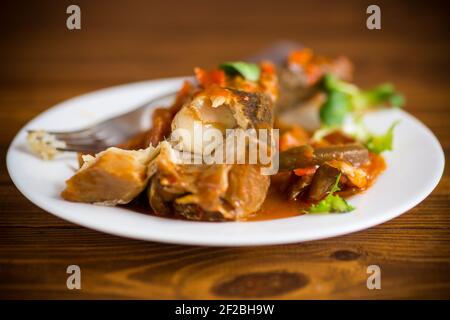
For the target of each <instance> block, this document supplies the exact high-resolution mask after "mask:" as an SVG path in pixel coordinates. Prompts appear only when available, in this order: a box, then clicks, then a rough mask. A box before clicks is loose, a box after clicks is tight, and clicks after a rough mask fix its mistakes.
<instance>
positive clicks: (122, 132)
mask: <svg viewBox="0 0 450 320" xmlns="http://www.w3.org/2000/svg"><path fill="white" fill-rule="evenodd" d="M300 47H301V46H300V45H299V44H297V43H295V42H289V41H283V42H278V43H275V44H273V45H272V46H269V47H267V48H266V49H265V50H262V51H261V52H260V53H258V54H256V55H254V56H251V57H249V58H247V59H245V60H246V61H249V62H259V61H261V60H270V61H273V62H274V63H275V64H277V65H280V64H281V63H282V61H283V60H284V59H285V58H286V56H287V55H288V53H289V52H290V51H292V50H294V49H298V48H300ZM175 94H176V91H174V92H170V93H167V94H164V95H161V96H158V97H155V98H152V99H150V100H149V101H146V102H145V103H143V104H141V105H140V106H138V107H136V108H134V109H133V110H131V111H129V112H126V113H123V114H121V115H118V116H115V117H112V118H109V119H106V120H103V121H101V122H98V123H96V124H94V125H92V126H89V127H86V128H84V129H80V130H75V131H66V132H57V131H46V132H47V133H49V134H51V135H53V136H54V137H55V138H56V139H57V140H59V141H62V142H64V143H65V144H66V146H65V147H64V148H58V150H59V151H69V152H98V151H101V150H104V149H106V148H108V147H110V146H114V145H117V144H119V143H123V142H125V141H127V140H128V139H130V138H132V137H133V136H135V135H136V134H138V133H139V132H142V131H144V130H146V129H148V128H149V127H150V125H151V123H150V114H149V111H151V110H152V108H153V107H154V106H155V104H156V103H157V102H162V101H163V100H167V99H168V98H171V97H174V96H175ZM162 105H163V104H161V105H160V106H162ZM144 117H147V118H148V120H149V121H148V122H147V124H146V125H143V119H144ZM144 122H145V121H144ZM36 131H38V130H28V133H32V132H36Z"/></svg>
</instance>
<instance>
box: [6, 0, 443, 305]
mask: <svg viewBox="0 0 450 320" xmlns="http://www.w3.org/2000/svg"><path fill="white" fill-rule="evenodd" d="M77 3H78V4H79V5H80V7H81V10H82V30H81V31H68V30H67V29H66V28H65V19H66V14H65V9H66V7H67V6H68V5H69V4H70V3H69V2H68V1H61V2H57V3H56V2H53V1H35V2H25V1H23V2H21V1H19V2H14V4H13V2H9V3H8V4H2V5H1V10H0V24H1V25H0V26H1V28H0V34H1V39H2V41H1V50H0V70H1V72H0V153H1V155H2V157H3V159H4V157H5V154H6V150H7V148H8V145H9V143H10V141H11V139H12V138H13V137H14V135H15V133H16V132H17V131H18V130H19V129H20V128H21V127H22V126H23V125H24V124H25V123H26V122H27V121H29V120H31V119H32V118H33V117H34V116H36V115H37V114H39V113H40V112H42V111H44V110H45V109H47V108H49V107H51V106H52V105H54V104H56V103H58V102H60V101H62V100H65V99H68V98H71V97H73V96H75V95H78V94H82V93H86V92H89V91H92V90H96V89H99V88H103V87H107V86H111V85H116V84H121V83H126V82H131V81H139V80H146V79H151V78H159V77H167V76H178V75H185V74H189V73H190V72H191V70H192V67H193V66H196V65H203V66H212V65H215V64H216V63H217V62H218V61H223V60H230V59H235V58H239V57H242V56H246V55H249V54H251V53H253V52H255V51H257V50H258V49H260V48H262V47H264V46H265V45H267V44H270V43H271V42H273V41H276V40H279V39H291V40H294V41H299V42H302V43H304V44H306V45H308V46H311V47H313V48H315V49H316V50H317V51H319V52H323V53H326V54H331V55H333V54H339V53H345V54H347V55H348V56H350V58H351V59H352V60H353V61H355V64H356V67H357V72H356V74H357V79H356V81H357V82H358V83H359V84H361V85H363V86H369V85H374V84H376V83H379V82H382V81H386V80H389V81H392V82H394V83H395V84H396V85H397V87H398V89H399V90H401V91H402V92H404V94H405V95H406V97H407V100H408V106H407V109H408V111H409V112H411V113H412V114H413V115H415V116H416V117H418V118H419V119H420V120H421V121H423V122H424V123H425V124H426V125H427V126H429V127H430V128H431V130H432V131H433V132H434V133H435V134H436V135H437V137H438V138H439V140H440V142H441V144H442V146H443V148H444V150H445V154H446V157H449V155H450V128H449V123H450V95H449V89H450V87H449V81H448V76H449V66H450V61H449V53H450V50H449V42H448V38H449V37H448V35H449V34H448V30H450V28H449V23H448V17H447V13H448V12H449V9H450V8H449V5H448V3H446V2H444V1H442V2H440V1H427V2H426V3H423V4H419V3H415V2H412V1H396V2H389V3H388V2H381V3H380V4H379V5H380V7H381V10H382V30H380V31H369V30H367V29H366V27H365V18H366V15H365V9H366V7H367V5H368V4H370V3H368V2H367V3H366V2H365V1H350V2H341V1H339V2H337V1H324V2H320V1H306V2H302V1H295V2H294V1H281V0H278V1H274V2H269V1H267V2H266V1H239V2H238V1H233V0H229V1H223V2H217V3H215V2H212V1H195V0H193V1H172V0H166V1H133V2H129V1H114V2H112V1H108V2H106V1H98V2H97V1H96V2H94V1H89V2H88V1H77ZM225 13H226V14H225ZM418 147H420V146H418ZM423 169H424V170H426V168H423ZM449 228H450V171H449V169H448V168H446V169H445V173H444V177H443V178H442V180H441V182H440V184H439V186H438V187H437V188H436V190H435V191H434V192H433V193H432V194H431V195H430V196H429V197H428V198H427V199H426V200H424V201H423V202H422V203H421V204H420V205H418V206H417V207H416V208H414V209H412V210H410V211H409V212H407V213H406V214H404V215H402V216H400V217H398V218H396V219H394V220H392V221H389V222H387V223H384V224H382V225H379V226H377V227H374V228H371V229H368V230H365V231H361V232H357V233H354V234H350V235H346V236H341V237H336V238H332V239H326V240H321V241H314V242H308V243H302V244H293V245H282V246H267V247H252V248H207V247H192V246H179V245H166V244H159V243H150V242H142V241H135V240H129V239H123V238H119V237H115V236H111V235H106V234H102V233H98V232H96V231H92V230H88V229H85V228H82V227H79V226H76V225H73V224H71V223H68V222H65V221H63V220H60V219H58V218H56V217H54V216H52V215H50V214H48V213H46V212H44V211H43V210H41V209H39V208H37V207H36V206H34V205H33V204H31V203H30V202H28V201H27V200H26V199H25V198H24V197H23V196H22V195H21V194H20V193H19V192H18V191H17V190H16V189H15V187H14V186H13V184H12V182H11V181H10V179H9V176H8V174H7V172H6V167H5V163H4V161H2V162H1V167H0V298H7V299H12V298H27V299H34V298H56V299H97V298H154V299H174V298H190V299H191V298H192V299H204V298H212V299H215V298H276V299H357V298H363V299H376V298H388V299H392V298H400V299H410V298H426V299H428V298H447V299H448V298H450V231H449ZM268 232H270V230H268ZM70 264H77V265H79V266H80V267H81V270H82V290H79V291H77V290H74V291H69V290H67V289H66V277H67V274H66V273H65V271H66V267H67V266H68V265H70ZM371 264H377V265H379V266H380V267H381V270H382V289H381V290H368V289H367V288H366V279H367V274H366V268H367V266H368V265H371Z"/></svg>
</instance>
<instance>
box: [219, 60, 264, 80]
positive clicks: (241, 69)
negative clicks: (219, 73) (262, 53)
mask: <svg viewBox="0 0 450 320" xmlns="http://www.w3.org/2000/svg"><path fill="white" fill-rule="evenodd" d="M219 68H220V69H222V70H223V71H225V73H226V74H229V75H236V74H240V75H241V76H243V77H244V78H245V79H246V80H250V81H258V80H259V77H260V75H261V69H260V68H259V66H258V65H257V64H254V63H247V62H242V61H233V62H224V63H222V64H220V65H219Z"/></svg>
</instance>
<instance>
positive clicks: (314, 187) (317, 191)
mask: <svg viewBox="0 0 450 320" xmlns="http://www.w3.org/2000/svg"><path fill="white" fill-rule="evenodd" d="M338 175H339V170H338V169H336V168H334V167H332V166H330V165H327V164H324V165H321V166H320V167H319V169H317V172H316V174H315V175H314V178H313V179H312V182H311V186H310V188H309V193H308V196H309V198H310V199H311V200H314V201H319V200H321V199H322V198H324V197H325V196H326V195H327V194H328V193H329V192H330V190H331V188H332V187H333V185H334V183H335V181H336V177H337V176H338Z"/></svg>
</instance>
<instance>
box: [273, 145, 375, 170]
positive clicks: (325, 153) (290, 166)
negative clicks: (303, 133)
mask: <svg viewBox="0 0 450 320" xmlns="http://www.w3.org/2000/svg"><path fill="white" fill-rule="evenodd" d="M279 160H280V170H282V171H283V170H284V171H285V170H294V169H297V168H305V167H310V166H314V165H322V164H324V163H325V162H327V161H330V160H344V161H347V162H350V163H351V164H352V165H353V166H360V165H361V164H364V163H366V162H367V161H368V160H369V152H368V151H367V149H366V148H365V147H364V146H363V145H362V144H359V143H351V144H345V145H338V146H331V147H322V148H316V149H313V148H312V147H311V146H309V145H304V146H299V147H294V148H291V149H288V150H286V151H283V152H280V157H279Z"/></svg>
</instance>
